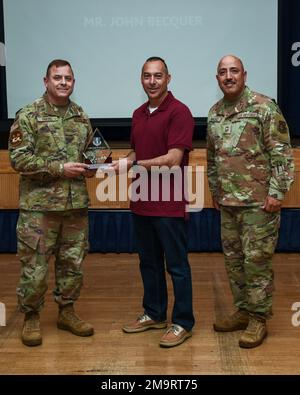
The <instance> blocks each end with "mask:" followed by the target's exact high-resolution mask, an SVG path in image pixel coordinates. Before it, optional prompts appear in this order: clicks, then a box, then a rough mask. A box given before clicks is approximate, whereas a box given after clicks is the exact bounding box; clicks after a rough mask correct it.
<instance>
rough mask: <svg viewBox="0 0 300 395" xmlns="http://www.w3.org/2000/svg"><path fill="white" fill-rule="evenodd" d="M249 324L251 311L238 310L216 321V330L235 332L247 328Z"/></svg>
mask: <svg viewBox="0 0 300 395" xmlns="http://www.w3.org/2000/svg"><path fill="white" fill-rule="evenodd" d="M248 324H249V313H248V311H246V310H237V311H236V312H235V313H233V314H232V315H230V316H227V317H225V318H223V319H220V320H217V321H216V322H215V323H214V330H215V331H216V332H233V331H239V330H242V329H246V328H247V326H248Z"/></svg>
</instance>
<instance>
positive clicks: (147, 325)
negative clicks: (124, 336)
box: [122, 313, 167, 333]
mask: <svg viewBox="0 0 300 395" xmlns="http://www.w3.org/2000/svg"><path fill="white" fill-rule="evenodd" d="M166 327H167V322H166V321H154V320H152V319H151V318H150V317H149V316H148V315H147V314H145V313H144V314H141V315H140V316H139V317H138V318H137V319H136V320H135V321H133V322H130V323H129V324H126V325H124V326H123V328H122V330H123V331H124V332H125V333H138V332H144V331H147V330H148V329H164V328H166Z"/></svg>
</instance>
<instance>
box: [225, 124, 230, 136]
mask: <svg viewBox="0 0 300 395" xmlns="http://www.w3.org/2000/svg"><path fill="white" fill-rule="evenodd" d="M230 132H231V126H230V125H224V133H226V134H229V133H230Z"/></svg>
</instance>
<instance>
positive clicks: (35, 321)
mask: <svg viewBox="0 0 300 395" xmlns="http://www.w3.org/2000/svg"><path fill="white" fill-rule="evenodd" d="M22 342H23V344H25V345H26V346H30V347H31V346H39V345H40V344H42V334H41V328H40V315H39V313H36V312H34V311H32V312H29V313H26V314H25V318H24V325H23V330H22Z"/></svg>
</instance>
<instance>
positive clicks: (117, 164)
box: [110, 158, 133, 174]
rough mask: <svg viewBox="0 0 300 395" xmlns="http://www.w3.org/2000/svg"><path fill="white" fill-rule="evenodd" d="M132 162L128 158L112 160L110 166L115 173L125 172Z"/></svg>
mask: <svg viewBox="0 0 300 395" xmlns="http://www.w3.org/2000/svg"><path fill="white" fill-rule="evenodd" d="M132 162H133V161H132V160H131V159H130V158H123V159H119V160H114V161H113V162H112V164H111V166H110V168H111V169H112V170H114V171H115V172H116V174H120V173H121V174H122V173H126V172H127V171H128V170H129V169H130V168H131V167H132Z"/></svg>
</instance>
